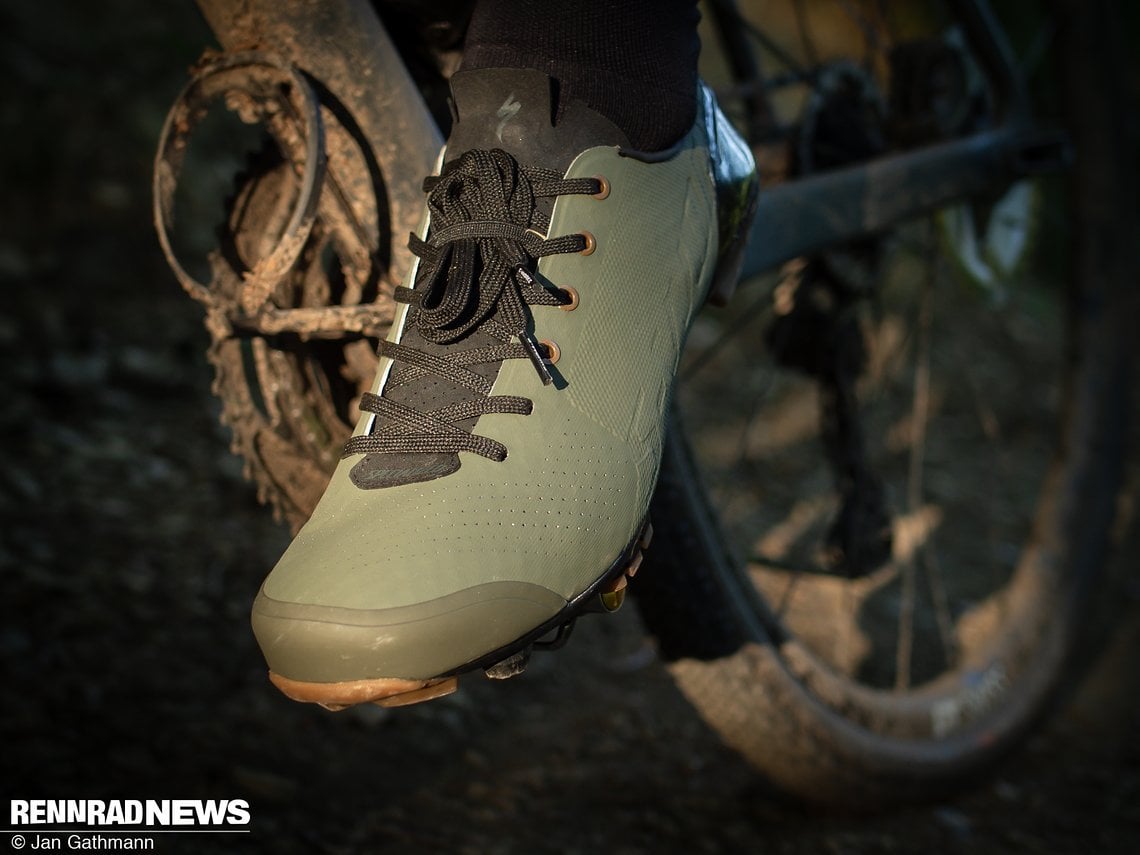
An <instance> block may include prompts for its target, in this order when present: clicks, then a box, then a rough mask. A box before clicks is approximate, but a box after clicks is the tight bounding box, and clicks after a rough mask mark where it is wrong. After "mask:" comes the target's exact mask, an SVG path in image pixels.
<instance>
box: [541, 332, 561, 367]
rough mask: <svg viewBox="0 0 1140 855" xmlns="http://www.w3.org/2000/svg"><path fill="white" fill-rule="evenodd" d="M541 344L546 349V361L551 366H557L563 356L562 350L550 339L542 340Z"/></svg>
mask: <svg viewBox="0 0 1140 855" xmlns="http://www.w3.org/2000/svg"><path fill="white" fill-rule="evenodd" d="M539 344H541V345H542V346H543V347H545V348H546V354H547V356H546V361H547V362H549V363H550V364H551V365H557V364H558V358H559V357H560V356H562V349H561V348H559V347H558V345H557V344H555V343H554V342H553V341H551V340H550V339H548V338H544V339H542V340H541V341H539Z"/></svg>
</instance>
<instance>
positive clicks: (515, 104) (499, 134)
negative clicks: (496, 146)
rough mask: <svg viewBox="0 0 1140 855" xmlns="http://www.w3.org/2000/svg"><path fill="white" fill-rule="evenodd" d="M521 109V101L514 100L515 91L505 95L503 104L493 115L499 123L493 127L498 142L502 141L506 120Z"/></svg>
mask: <svg viewBox="0 0 1140 855" xmlns="http://www.w3.org/2000/svg"><path fill="white" fill-rule="evenodd" d="M521 109H522V103H521V102H519V101H516V100H515V93H514V92H512V93H511V94H510V95H508V96H507V100H506V101H504V102H503V106H502V107H500V108H499V109H498V111H497V112H496V113H495V116H497V117H498V119H499V124H498V126H497V127H496V128H495V137H496V138H497V139H498V140H499V142H502V141H503V129H504V128H506V126H507V122H509V121H510V120H511V119H513V118H514V117H515V116H517V115H518V114H519V110H521Z"/></svg>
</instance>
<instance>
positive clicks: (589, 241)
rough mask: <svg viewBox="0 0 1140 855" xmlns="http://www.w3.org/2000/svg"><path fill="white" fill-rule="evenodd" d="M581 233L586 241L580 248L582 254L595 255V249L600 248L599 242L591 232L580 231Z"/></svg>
mask: <svg viewBox="0 0 1140 855" xmlns="http://www.w3.org/2000/svg"><path fill="white" fill-rule="evenodd" d="M579 234H580V235H581V236H582V239H583V240H585V241H586V245H585V246H584V247H582V248H581V249H580V250H578V252H579V253H580V254H582V255H593V254H594V250H595V249H597V248H598V242H597V241H596V240H595V239H594V236H593V235H592V234H590V233H589V232H579Z"/></svg>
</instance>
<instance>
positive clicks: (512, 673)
mask: <svg viewBox="0 0 1140 855" xmlns="http://www.w3.org/2000/svg"><path fill="white" fill-rule="evenodd" d="M531 650H533V645H527V646H526V647H524V648H523V649H522V650H518V651H516V652H515V653H512V654H511V655H510V656H508V657H507V658H506V659H504V660H503V661H502V662H496V663H495V664H494V665H492V666H491V667H490V668H484V669H483V673H484V674H486V675H487V677H488V678H489V679H491V680H509V679H510V678H511V677H517V676H518V675H519V674H521V673H522V672H523V671H525V670H526V666H527V665H528V664H529V663H530V654H531Z"/></svg>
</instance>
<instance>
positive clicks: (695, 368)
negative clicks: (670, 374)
mask: <svg viewBox="0 0 1140 855" xmlns="http://www.w3.org/2000/svg"><path fill="white" fill-rule="evenodd" d="M771 309H772V296H771V294H770V293H769V292H768V291H767V290H764V291H762V292H761V293H760V294H759V295H758V296H757V297H756V299H755V300H753V301H752V302H751V303H749V304H748V307H747V308H746V309H744V310H743V311H741V312H738V313H735V314H734V316H733V318H732V323H730V324H729V325H728V327H727V328H726V329H725V330H724V332H722V333H721V334H720V335H718V336H717V338H716V341H715V342H713V343H712V344H711V345H709V346H708V347H706V348H705V349H704V350H702V351H701V352H700V353H697V354H696V355H694V356H693V357H692V358H691V359H688V360H686V364H685V366H684V368H683V369H682V370H681V374H680V378H679V379H680V381H681V382H682V383H683V382H686V381H688V380H691V379H692V378H693V375H695V374H696V373H697V372H699V371H700V370H701V369H702V368H704V367H705V366H706V365H707V364H708V363H709V362H710V361H711V360H712V358H713V357H714V356H716V355H717V354H718V353H720V351H721V350H723V349H724V347H725V346H726V345H728V344H730V343H731V340H732V338H733V337H734V336H735V335H736V334H737V333H739V332H740V331H741V330H742V329H744V328H745V327H747V326H748V325H749V324H751V323H752V322H753V321H754V320H756V319H757V318H758V317H762V316H763V315H764V314H765V312H766V311H768V312H770V311H771Z"/></svg>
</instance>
